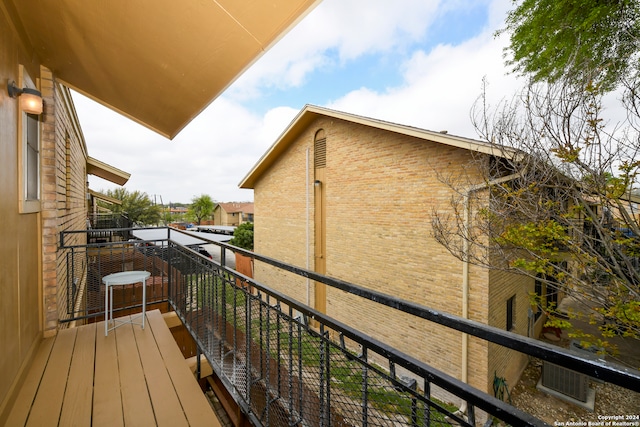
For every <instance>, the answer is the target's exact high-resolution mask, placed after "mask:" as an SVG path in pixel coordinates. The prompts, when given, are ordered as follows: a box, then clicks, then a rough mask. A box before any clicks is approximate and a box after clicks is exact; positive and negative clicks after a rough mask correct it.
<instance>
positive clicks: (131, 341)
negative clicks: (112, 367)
mask: <svg viewBox="0 0 640 427" xmlns="http://www.w3.org/2000/svg"><path fill="white" fill-rule="evenodd" d="M133 327H136V328H139V327H140V326H138V325H123V326H120V327H119V328H118V329H116V330H115V335H116V342H117V347H118V366H119V367H120V393H121V394H122V410H123V414H124V424H125V425H126V426H143V425H149V422H150V421H151V420H154V417H155V416H154V413H153V408H152V406H151V399H150V397H149V391H148V389H147V383H146V380H145V376H144V372H143V371H142V363H141V362H140V356H139V353H138V346H137V344H136V341H135V337H134V334H133ZM154 423H155V421H154Z"/></svg>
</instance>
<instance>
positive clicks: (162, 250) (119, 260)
mask: <svg viewBox="0 0 640 427" xmlns="http://www.w3.org/2000/svg"><path fill="white" fill-rule="evenodd" d="M132 230H133V229H104V230H101V231H106V232H108V233H109V235H110V236H111V237H112V240H109V241H98V242H92V241H91V239H90V238H91V236H92V233H93V230H83V231H71V232H63V233H61V236H60V248H61V250H62V251H64V259H65V263H66V269H67V275H66V280H67V283H66V287H67V292H66V301H64V302H63V303H64V304H65V306H66V307H65V310H64V311H65V312H66V315H67V316H65V318H64V320H61V322H70V321H73V320H79V319H89V318H94V317H98V316H104V313H105V307H104V301H105V300H104V284H103V283H102V278H103V277H104V276H106V275H108V274H111V273H117V272H120V271H131V270H145V271H149V272H150V273H151V277H149V278H148V279H147V281H146V283H147V298H146V302H147V306H151V307H153V306H154V305H155V304H161V303H164V304H165V306H166V303H167V302H168V289H169V276H168V268H169V264H168V262H167V257H166V248H167V246H166V245H164V246H163V245H162V244H157V243H158V242H156V241H141V240H132V241H123V240H122V239H121V238H116V236H120V237H121V236H129V235H130V232H131V231H132ZM78 234H86V236H87V239H86V241H88V242H89V243H87V244H77V243H74V244H69V243H68V242H70V241H77V240H78V239H77V238H74V239H70V238H69V237H70V236H74V237H77V235H78ZM80 240H84V239H80ZM160 243H161V242H160ZM141 304H142V290H141V288H140V287H139V286H135V285H132V286H124V287H118V288H117V289H116V290H115V291H114V312H115V313H119V314H120V315H123V314H126V313H128V312H132V311H137V310H139V309H140V308H141Z"/></svg>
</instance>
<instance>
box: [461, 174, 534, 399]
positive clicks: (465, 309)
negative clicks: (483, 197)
mask: <svg viewBox="0 0 640 427" xmlns="http://www.w3.org/2000/svg"><path fill="white" fill-rule="evenodd" d="M521 176H522V173H520V172H518V173H515V174H511V175H507V176H504V177H502V178H497V179H493V180H490V181H486V182H483V183H481V184H476V185H472V186H471V187H469V188H467V190H466V191H465V192H464V195H463V201H464V212H463V220H464V234H465V236H464V239H463V242H462V252H463V254H462V256H463V260H462V317H463V318H464V319H468V318H469V237H470V236H469V230H470V229H471V194H472V193H475V192H476V191H479V190H484V189H487V188H490V187H492V186H494V185H498V184H502V183H505V182H508V181H512V180H514V179H516V178H519V177H521ZM468 359H469V336H468V335H467V334H465V333H463V334H462V366H461V374H460V377H461V378H460V379H461V381H462V382H464V383H465V384H466V383H468V380H469V368H468V366H467V365H468ZM463 408H464V410H465V411H466V404H464V405H463V407H462V408H460V410H461V411H462V410H463Z"/></svg>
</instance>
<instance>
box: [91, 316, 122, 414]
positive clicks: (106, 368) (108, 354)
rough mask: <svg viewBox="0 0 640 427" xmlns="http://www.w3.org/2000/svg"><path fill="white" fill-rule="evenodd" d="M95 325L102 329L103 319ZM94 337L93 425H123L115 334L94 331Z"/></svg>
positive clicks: (99, 329)
mask: <svg viewBox="0 0 640 427" xmlns="http://www.w3.org/2000/svg"><path fill="white" fill-rule="evenodd" d="M96 325H97V326H96V328H97V330H98V331H104V321H102V322H99V323H97V324H96ZM95 337H96V344H95V347H96V361H95V373H94V384H93V425H94V426H97V427H102V426H105V427H110V426H114V427H119V426H124V416H123V414H122V400H121V397H120V374H119V372H118V352H117V349H116V334H114V333H111V334H109V336H107V337H105V336H104V333H96V335H95Z"/></svg>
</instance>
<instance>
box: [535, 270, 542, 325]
mask: <svg viewBox="0 0 640 427" xmlns="http://www.w3.org/2000/svg"><path fill="white" fill-rule="evenodd" d="M535 293H536V307H535V310H536V312H535V315H534V316H535V317H534V321H536V320H538V319H539V318H540V316H542V306H543V304H544V302H543V301H542V274H538V275H537V277H536V284H535Z"/></svg>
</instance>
